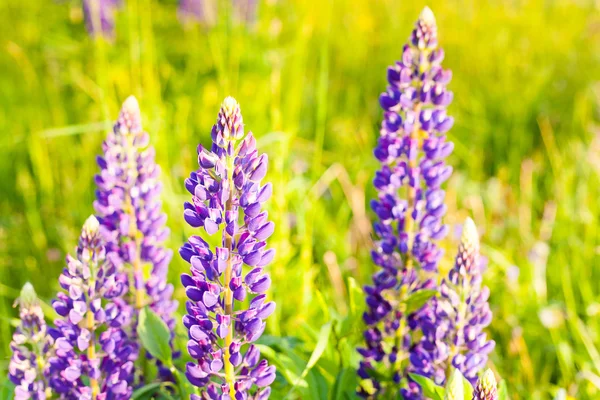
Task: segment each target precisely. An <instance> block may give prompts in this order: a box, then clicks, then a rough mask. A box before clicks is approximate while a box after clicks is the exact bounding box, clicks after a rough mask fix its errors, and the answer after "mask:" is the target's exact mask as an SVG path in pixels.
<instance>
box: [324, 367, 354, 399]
mask: <svg viewBox="0 0 600 400" xmlns="http://www.w3.org/2000/svg"><path fill="white" fill-rule="evenodd" d="M357 386H358V378H357V375H356V370H355V369H354V368H343V369H342V370H341V371H340V372H339V373H338V375H337V377H336V378H335V385H334V386H333V395H332V397H331V399H332V400H348V399H357V398H358V396H357V395H356V387H357Z"/></svg>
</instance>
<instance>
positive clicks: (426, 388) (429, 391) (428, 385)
mask: <svg viewBox="0 0 600 400" xmlns="http://www.w3.org/2000/svg"><path fill="white" fill-rule="evenodd" d="M408 375H410V377H411V379H412V380H413V381H415V382H417V383H418V384H419V386H421V389H422V390H423V394H424V395H425V397H429V398H431V399H432V400H443V399H444V388H443V387H441V386H438V385H436V384H435V382H433V381H432V380H431V379H429V378H427V377H425V376H421V375H417V374H408Z"/></svg>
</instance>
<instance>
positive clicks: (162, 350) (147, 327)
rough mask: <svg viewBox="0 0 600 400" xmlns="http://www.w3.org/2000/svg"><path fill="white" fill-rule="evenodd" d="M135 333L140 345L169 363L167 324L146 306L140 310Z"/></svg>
mask: <svg viewBox="0 0 600 400" xmlns="http://www.w3.org/2000/svg"><path fill="white" fill-rule="evenodd" d="M137 334H138V336H139V337H140V341H141V342H142V345H143V346H144V348H145V349H146V350H148V352H149V353H150V354H152V356H154V357H156V358H158V359H159V360H160V361H162V362H163V363H165V364H167V365H170V364H171V357H172V354H171V346H170V345H169V340H170V339H171V334H170V332H169V328H168V327H167V324H165V322H164V321H163V320H162V319H161V318H160V317H159V316H158V315H156V314H155V313H154V312H153V311H152V310H150V309H149V308H148V307H146V308H143V309H142V310H141V311H140V318H139V321H138V326H137Z"/></svg>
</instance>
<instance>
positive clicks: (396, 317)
mask: <svg viewBox="0 0 600 400" xmlns="http://www.w3.org/2000/svg"><path fill="white" fill-rule="evenodd" d="M443 58H444V52H443V50H442V49H438V40H437V26H436V22H435V17H434V15H433V13H432V11H431V10H430V9H429V8H425V9H424V10H423V12H422V13H421V15H420V17H419V20H418V21H417V24H416V26H415V28H414V30H413V32H412V34H411V38H410V43H409V44H407V45H405V46H404V49H403V53H402V58H401V60H400V61H398V62H396V63H395V64H394V65H392V66H390V67H389V68H388V74H387V77H388V87H387V90H386V92H384V93H383V94H382V95H381V97H380V104H381V106H382V108H383V109H384V121H383V123H382V125H381V130H380V137H379V141H378V143H377V147H376V149H375V157H376V158H377V160H378V161H379V162H380V163H381V165H382V166H381V169H380V170H379V171H377V173H376V176H375V179H374V186H375V188H376V189H377V193H378V198H377V199H375V200H373V201H372V202H371V207H372V209H373V211H374V212H375V214H376V216H377V218H378V221H377V222H375V224H374V231H375V234H376V236H377V239H376V240H375V243H374V249H373V251H372V258H373V261H374V263H375V264H376V265H378V266H379V267H380V269H379V270H378V271H377V272H376V273H375V274H374V276H373V285H370V286H366V287H365V292H366V295H367V300H366V301H367V307H368V310H367V311H366V313H365V315H364V321H365V323H366V324H367V329H366V331H365V335H364V336H365V342H366V348H362V349H359V352H360V353H361V355H362V356H363V360H362V362H361V363H360V367H359V371H358V374H359V376H360V377H361V379H362V380H363V384H362V385H361V389H360V390H359V393H360V394H361V395H363V396H368V395H371V394H375V393H378V394H382V393H383V392H385V388H384V387H382V384H383V383H384V382H383V380H381V379H376V378H373V375H374V371H375V370H376V369H377V367H378V366H384V367H385V368H384V369H385V370H386V371H387V372H389V371H391V379H390V380H391V382H392V383H391V385H390V386H391V388H389V389H387V390H388V391H394V392H397V391H398V388H399V385H398V383H399V382H400V380H401V379H402V376H403V374H404V371H405V368H404V365H403V361H404V360H405V359H407V357H408V351H409V348H410V346H411V337H412V335H411V331H413V330H415V329H417V328H418V326H417V325H416V323H415V322H416V321H415V318H414V315H412V314H411V315H409V314H407V313H406V312H405V304H406V301H407V300H408V299H409V298H410V296H411V295H413V294H414V293H415V292H417V291H419V290H422V289H430V288H435V286H436V283H435V280H434V279H432V278H435V276H434V275H433V274H434V273H436V272H437V266H438V262H439V260H440V259H441V257H442V255H443V251H442V250H441V249H440V247H439V246H438V245H437V244H436V241H438V240H440V239H442V238H443V237H444V236H445V235H446V234H447V231H448V229H447V226H446V225H444V224H443V223H442V221H441V218H442V217H443V215H444V214H445V213H446V205H445V204H444V198H445V192H444V191H443V190H442V189H441V185H442V184H443V183H444V182H445V181H446V180H447V179H448V178H449V177H450V174H451V173H452V168H451V167H450V166H447V165H446V164H445V161H444V160H445V158H446V157H447V156H448V155H449V154H450V153H451V152H452V150H453V148H454V145H453V144H452V142H449V141H447V138H446V132H447V131H448V130H449V129H450V128H451V127H452V125H453V122H454V120H453V118H452V117H450V116H448V115H447V114H446V108H447V106H448V105H449V104H450V102H451V101H452V93H451V92H450V91H448V90H447V89H446V85H447V84H448V82H449V81H450V79H451V77H452V73H451V72H450V71H449V70H444V69H443V68H442V66H441V62H442V60H443ZM404 392H405V393H403V395H407V394H408V393H409V392H406V391H404Z"/></svg>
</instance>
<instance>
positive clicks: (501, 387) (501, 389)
mask: <svg viewBox="0 0 600 400" xmlns="http://www.w3.org/2000/svg"><path fill="white" fill-rule="evenodd" d="M498 400H509V397H508V388H507V387H506V381H505V380H502V381H500V383H499V384H498Z"/></svg>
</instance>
